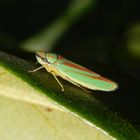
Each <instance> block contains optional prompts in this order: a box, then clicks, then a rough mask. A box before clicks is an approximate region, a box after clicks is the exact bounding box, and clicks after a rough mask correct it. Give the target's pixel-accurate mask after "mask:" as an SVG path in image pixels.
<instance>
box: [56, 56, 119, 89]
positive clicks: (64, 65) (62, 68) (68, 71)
mask: <svg viewBox="0 0 140 140" xmlns="http://www.w3.org/2000/svg"><path fill="white" fill-rule="evenodd" d="M56 68H57V69H58V70H59V72H60V73H62V74H63V75H65V76H66V77H67V78H68V79H67V80H69V79H70V80H71V81H72V82H75V83H77V84H79V85H81V86H83V87H86V88H89V89H93V90H102V91H113V90H115V89H116V88H117V84H116V83H115V82H113V81H111V80H109V79H107V78H104V77H102V76H100V75H99V74H97V73H95V72H93V71H91V70H89V69H87V68H84V67H82V66H80V65H78V64H76V63H73V62H71V61H69V60H67V59H64V58H63V57H61V56H59V59H58V61H57V63H56Z"/></svg>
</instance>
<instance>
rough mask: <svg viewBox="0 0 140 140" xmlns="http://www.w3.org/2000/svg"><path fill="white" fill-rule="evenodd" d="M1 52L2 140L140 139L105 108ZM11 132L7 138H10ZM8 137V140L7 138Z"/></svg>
mask: <svg viewBox="0 0 140 140" xmlns="http://www.w3.org/2000/svg"><path fill="white" fill-rule="evenodd" d="M34 68H35V66H34V65H33V64H32V63H30V62H27V61H25V60H22V59H20V58H17V57H15V56H12V55H9V54H6V53H3V52H0V77H1V78H0V95H1V96H0V113H1V115H0V124H1V125H0V135H1V138H3V139H6V140H12V139H13V138H14V139H18V140H22V139H23V140H24V139H34V140H44V139H53V140H57V139H62V140H63V139H64V140H65V139H70V140H78V139H79V140H82V139H83V140H85V139H86V140H92V139H94V140H100V139H102V140H107V139H108V140H112V139H118V140H129V139H130V140H132V139H139V138H140V135H139V133H138V132H137V131H136V129H135V128H134V127H133V126H132V125H131V124H130V123H129V122H128V121H126V120H124V119H122V118H121V117H120V116H119V115H118V114H117V113H114V112H112V111H111V110H110V109H109V107H108V106H107V105H104V104H103V103H102V102H101V101H99V100H98V99H96V98H95V97H94V94H97V92H95V93H94V91H93V92H92V93H91V94H87V93H85V92H84V91H82V90H81V89H79V88H78V87H76V86H74V85H72V84H70V83H68V82H66V81H64V80H62V83H63V85H64V88H65V92H62V91H61V87H59V85H58V83H57V82H56V81H55V79H54V78H53V76H51V75H50V74H48V73H47V72H46V71H45V70H40V71H38V72H36V73H29V72H28V70H31V69H34ZM9 132H10V133H9ZM7 134H8V135H7Z"/></svg>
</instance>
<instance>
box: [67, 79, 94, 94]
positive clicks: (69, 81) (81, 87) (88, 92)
mask: <svg viewBox="0 0 140 140" xmlns="http://www.w3.org/2000/svg"><path fill="white" fill-rule="evenodd" d="M67 79H69V82H71V83H72V84H74V85H76V86H77V87H79V88H81V89H82V90H83V91H85V92H87V93H91V91H89V90H87V89H85V88H84V87H82V86H81V85H79V84H78V83H76V82H74V81H72V80H71V79H70V78H68V77H67Z"/></svg>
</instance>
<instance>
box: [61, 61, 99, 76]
mask: <svg viewBox="0 0 140 140" xmlns="http://www.w3.org/2000/svg"><path fill="white" fill-rule="evenodd" d="M63 64H64V65H66V66H69V67H72V68H75V69H78V70H81V71H86V72H89V73H93V74H97V73H95V72H93V71H91V70H89V69H87V68H84V67H82V66H79V65H77V64H74V63H70V62H68V61H66V62H63ZM97 75H98V74H97Z"/></svg>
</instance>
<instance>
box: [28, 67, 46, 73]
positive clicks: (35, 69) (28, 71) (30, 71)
mask: <svg viewBox="0 0 140 140" xmlns="http://www.w3.org/2000/svg"><path fill="white" fill-rule="evenodd" d="M42 68H44V66H41V67H38V68H36V69H34V70H29V71H28V72H36V71H38V70H40V69H42Z"/></svg>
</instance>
